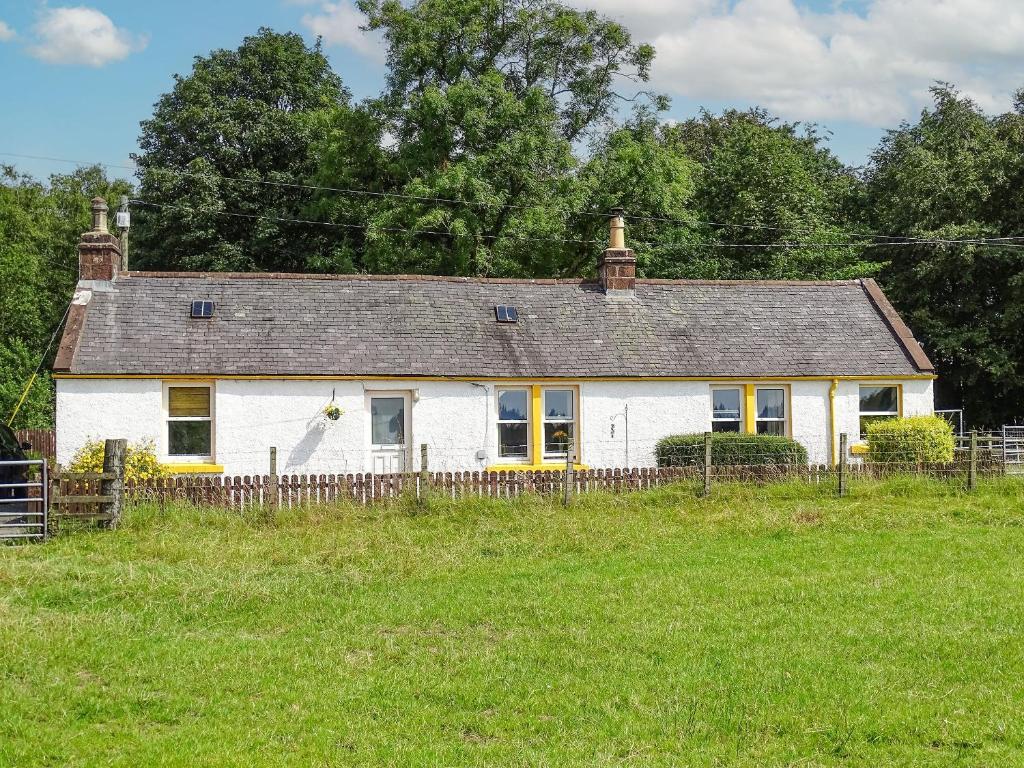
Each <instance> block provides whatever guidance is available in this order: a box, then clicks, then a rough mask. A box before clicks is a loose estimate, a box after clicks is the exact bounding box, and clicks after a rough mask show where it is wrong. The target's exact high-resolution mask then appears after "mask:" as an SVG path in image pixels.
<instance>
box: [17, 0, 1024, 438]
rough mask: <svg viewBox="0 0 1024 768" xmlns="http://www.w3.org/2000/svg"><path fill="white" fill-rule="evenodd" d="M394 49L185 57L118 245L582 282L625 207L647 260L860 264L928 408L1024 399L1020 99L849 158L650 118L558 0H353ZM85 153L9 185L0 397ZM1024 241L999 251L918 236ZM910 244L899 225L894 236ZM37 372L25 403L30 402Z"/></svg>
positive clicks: (810, 269) (665, 267) (676, 274)
mask: <svg viewBox="0 0 1024 768" xmlns="http://www.w3.org/2000/svg"><path fill="white" fill-rule="evenodd" d="M359 6H360V8H361V9H362V11H363V12H364V13H365V14H366V24H367V28H368V29H370V30H374V31H376V32H377V33H379V34H380V35H381V37H382V39H383V42H384V44H385V46H386V49H387V64H388V78H387V84H386V87H385V89H384V91H383V92H382V93H381V94H380V95H379V97H377V98H374V99H369V100H367V101H365V102H363V103H361V104H351V103H350V100H349V94H348V92H347V91H346V89H345V88H344V86H343V84H342V80H341V78H340V77H339V76H338V75H337V74H335V73H334V72H332V71H331V68H330V66H329V63H328V61H327V59H326V57H325V56H324V55H323V53H322V51H321V50H320V46H319V43H316V44H314V45H313V46H312V47H310V46H307V45H306V44H305V42H304V41H303V40H302V38H301V37H300V36H298V35H295V34H278V33H275V32H273V31H271V30H267V29H261V30H260V31H259V33H258V34H257V35H255V36H252V37H248V38H246V39H245V40H244V41H243V42H242V44H241V46H240V47H239V48H237V49H236V50H219V51H214V52H213V53H211V54H210V55H209V56H205V57H197V58H196V60H195V64H194V66H193V69H192V71H191V73H190V74H188V75H185V76H177V77H176V78H175V83H174V87H173V89H172V90H171V91H170V92H169V93H167V94H166V95H164V96H163V97H161V99H160V100H159V101H158V102H157V104H156V105H155V111H154V115H153V117H152V118H151V119H149V120H147V121H145V122H144V123H143V124H142V135H141V137H140V148H141V152H140V154H139V156H138V162H139V166H140V172H139V181H140V185H141V187H140V193H139V197H140V198H141V201H140V203H139V204H138V205H136V207H135V209H134V219H133V221H134V223H135V225H136V227H135V230H134V239H133V259H132V261H133V264H134V265H136V266H145V267H152V268H161V269H204V270H205V269H209V270H256V271H271V270H274V271H277V270H283V271H309V272H381V273H396V272H419V273H439V274H455V275H489V276H522V277H549V276H559V277H561V276H588V275H591V276H592V275H593V274H594V273H595V270H596V265H597V258H598V255H599V253H600V251H601V250H602V247H603V245H602V244H603V242H604V241H605V238H606V236H607V212H608V211H609V210H610V209H611V208H614V207H620V206H621V207H623V208H624V209H626V212H627V216H629V217H630V218H629V237H628V239H629V244H630V245H631V246H632V247H633V248H634V249H635V250H636V252H637V255H638V260H639V270H640V274H641V275H644V276H647V277H667V278H685V277H690V278H714V279H728V278H738V279H757V278H782V279H838V278H848V277H859V276H865V275H877V276H878V277H879V278H880V279H881V280H882V281H883V283H884V286H885V288H886V289H887V291H888V293H889V295H890V297H891V298H892V299H893V300H894V302H895V303H896V305H897V307H898V308H899V309H900V310H901V311H902V312H903V313H904V314H905V316H906V317H907V320H908V321H909V322H910V324H911V326H912V327H913V328H914V329H915V331H916V332H917V333H918V336H919V337H920V338H921V339H922V340H923V341H924V342H925V345H926V348H927V350H928V352H929V353H930V354H931V355H932V357H933V359H934V360H935V361H936V362H937V363H938V365H939V372H940V376H941V381H942V383H943V386H944V387H945V389H944V390H943V398H944V403H947V404H950V405H957V404H959V403H960V402H963V403H965V404H966V405H967V408H968V421H969V422H971V423H974V424H978V425H982V424H989V425H995V424H998V423H1001V422H1003V421H1008V420H1011V419H1013V418H1020V417H1021V416H1022V415H1024V413H1022V411H1024V368H1022V366H1024V335H1022V334H1021V333H1020V328H1021V327H1024V232H1022V229H1024V199H1022V196H1024V191H1022V190H1024V92H1022V95H1021V96H1020V98H1019V99H1018V103H1017V105H1016V106H1015V108H1014V109H1013V110H1012V111H1011V112H1009V113H1007V114H1004V115H1000V116H996V117H991V116H987V115H985V114H983V113H982V112H981V111H980V110H979V109H978V107H977V106H976V105H975V104H973V103H972V102H971V101H969V100H968V99H965V98H963V97H962V96H960V95H959V94H958V93H957V92H956V91H955V90H953V89H952V88H950V87H946V86H943V87H938V88H936V90H935V103H934V106H933V107H932V108H930V109H928V110H925V111H924V112H923V113H922V115H921V117H920V119H919V120H918V121H916V122H914V123H906V124H904V125H901V126H900V127H899V128H897V129H895V130H893V131H891V132H889V134H888V135H887V136H886V137H885V138H884V140H883V141H882V142H881V144H880V145H879V147H878V148H877V150H876V151H875V153H874V154H873V156H872V158H871V162H870V164H869V166H868V167H867V168H866V169H864V170H861V171H856V170H853V169H850V168H847V167H845V166H844V165H843V164H842V163H841V162H840V161H839V160H838V159H837V158H836V156H835V155H834V154H833V153H832V152H831V151H830V150H829V148H828V142H827V136H826V135H824V134H822V133H821V132H820V131H819V130H818V129H817V128H816V127H815V126H813V125H801V124H793V123H785V122H780V121H778V120H777V119H775V118H774V117H773V116H772V115H770V114H768V113H766V112H764V111H762V110H759V109H754V110H749V111H745V112H741V111H734V110H727V111H725V112H723V113H721V114H711V113H708V112H702V113H701V114H699V115H697V116H695V117H694V118H692V119H689V120H686V121H684V122H681V123H670V122H669V121H666V120H665V119H664V113H663V110H664V109H665V107H666V102H665V99H664V98H662V97H660V96H658V95H657V94H652V93H650V92H648V91H647V90H645V88H646V86H645V83H646V82H647V80H648V78H649V77H650V73H651V69H652V66H653V64H654V51H653V49H652V48H651V47H650V46H646V45H639V44H636V43H634V42H633V40H632V38H631V37H630V34H629V32H628V31H627V30H626V29H625V28H624V27H623V26H622V25H621V24H619V23H617V22H615V21H612V20H610V19H608V18H605V17H603V16H602V15H600V14H598V13H595V12H592V11H585V10H579V9H577V8H574V7H569V6H568V5H567V4H564V3H562V2H558V1H557V0H418V2H412V3H408V2H398V1H397V0H386V1H383V2H382V1H381V0H360V2H359ZM122 187H123V185H122V186H121V187H119V186H111V185H110V183H109V182H108V181H107V180H106V179H105V178H104V177H103V174H102V173H101V172H100V171H99V170H98V169H95V168H94V169H84V170H82V171H80V172H78V173H76V174H73V175H71V176H63V177H53V178H52V179H51V180H50V184H49V185H48V186H44V185H40V184H37V183H35V182H33V181H32V180H30V179H26V178H23V177H19V176H17V175H16V174H15V172H14V171H13V170H11V169H6V170H5V171H4V177H3V185H2V186H0V230H2V234H3V236H4V240H3V242H2V243H0V281H3V284H4V285H5V286H9V290H6V291H5V292H4V294H3V298H2V300H0V321H2V328H3V332H2V334H0V371H2V376H0V406H4V407H7V406H8V405H9V404H10V401H11V398H12V397H13V396H14V395H12V393H13V392H14V391H15V390H16V389H17V388H18V387H17V384H16V382H18V381H23V380H24V378H25V377H26V375H27V374H26V372H27V371H30V370H31V369H32V367H33V366H34V364H35V362H34V361H35V360H37V359H38V355H39V354H40V351H41V349H42V347H43V346H44V345H45V341H46V338H48V334H49V332H50V330H51V329H52V327H53V326H54V324H55V323H56V322H57V321H58V320H59V318H60V315H61V313H62V312H63V309H64V307H66V304H67V298H68V297H69V295H70V292H71V288H72V285H73V282H74V271H75V270H74V260H75V254H74V243H75V241H76V239H77V236H78V233H79V232H80V231H81V230H82V229H84V228H85V226H86V225H87V223H88V199H89V197H90V196H91V195H92V194H95V193H97V192H103V193H105V194H107V195H108V196H110V197H114V198H116V197H117V195H119V194H121V192H122V191H123V188H122ZM993 237H1009V238H1013V237H1021V238H1022V239H1021V240H1020V241H1014V240H1008V241H1004V243H1003V244H1000V245H996V244H992V243H979V242H972V243H964V242H957V243H936V242H921V240H929V241H934V240H936V239H939V240H944V241H948V240H958V241H962V240H978V239H987V238H993ZM901 238H902V241H901V240H900V239H901ZM50 407H51V405H50V398H49V396H48V394H47V389H46V387H45V385H43V386H41V387H40V388H39V391H38V393H33V398H32V400H31V405H30V407H29V408H28V409H27V410H26V411H25V415H24V416H23V418H22V423H30V422H31V423H37V422H44V421H46V420H47V419H48V413H49V409H50Z"/></svg>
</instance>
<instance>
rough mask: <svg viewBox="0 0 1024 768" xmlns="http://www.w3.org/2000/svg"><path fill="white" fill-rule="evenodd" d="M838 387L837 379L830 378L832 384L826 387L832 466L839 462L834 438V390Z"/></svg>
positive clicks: (837, 446) (836, 441) (837, 447)
mask: <svg viewBox="0 0 1024 768" xmlns="http://www.w3.org/2000/svg"><path fill="white" fill-rule="evenodd" d="M838 389H839V379H832V385H831V386H830V387H829V388H828V441H829V445H831V446H832V466H833V467H834V466H835V465H836V464H838V463H839V442H838V440H837V439H836V391H837V390H838Z"/></svg>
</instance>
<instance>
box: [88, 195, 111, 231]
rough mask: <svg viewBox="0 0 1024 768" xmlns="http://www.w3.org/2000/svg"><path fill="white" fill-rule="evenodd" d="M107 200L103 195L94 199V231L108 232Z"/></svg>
mask: <svg viewBox="0 0 1024 768" xmlns="http://www.w3.org/2000/svg"><path fill="white" fill-rule="evenodd" d="M107 210H108V208H107V201H106V200H104V199H103V198H102V197H94V198H93V199H92V231H93V232H107V231H108V230H107Z"/></svg>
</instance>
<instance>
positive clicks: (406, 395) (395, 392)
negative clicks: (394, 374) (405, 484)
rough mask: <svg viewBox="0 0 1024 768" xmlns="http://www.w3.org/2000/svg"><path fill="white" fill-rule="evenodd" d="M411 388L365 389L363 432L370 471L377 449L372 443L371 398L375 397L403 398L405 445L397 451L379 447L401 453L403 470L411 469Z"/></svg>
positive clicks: (382, 449)
mask: <svg viewBox="0 0 1024 768" xmlns="http://www.w3.org/2000/svg"><path fill="white" fill-rule="evenodd" d="M412 395H413V393H412V390H408V389H368V390H366V402H365V408H366V430H365V434H364V440H365V442H364V445H366V447H367V452H368V455H367V462H366V463H367V465H368V468H369V471H370V472H373V459H374V454H375V453H376V451H377V450H378V449H377V447H376V446H375V445H374V443H373V399H374V398H376V397H381V398H384V397H401V398H402V399H404V400H405V423H404V424H403V425H402V426H403V434H404V437H405V446H404V450H403V451H399V449H398V448H383V447H382V448H380V450H381V452H385V451H391V452H393V453H399V452H401V453H403V454H404V455H405V456H404V457H405V469H404V471H405V472H410V471H412V470H411V469H410V467H411V466H412V452H411V450H410V448H411V445H412V440H411V438H412V403H413V396H412Z"/></svg>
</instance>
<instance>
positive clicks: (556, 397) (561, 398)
mask: <svg viewBox="0 0 1024 768" xmlns="http://www.w3.org/2000/svg"><path fill="white" fill-rule="evenodd" d="M544 418H546V419H572V390H571V389H545V390H544Z"/></svg>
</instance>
